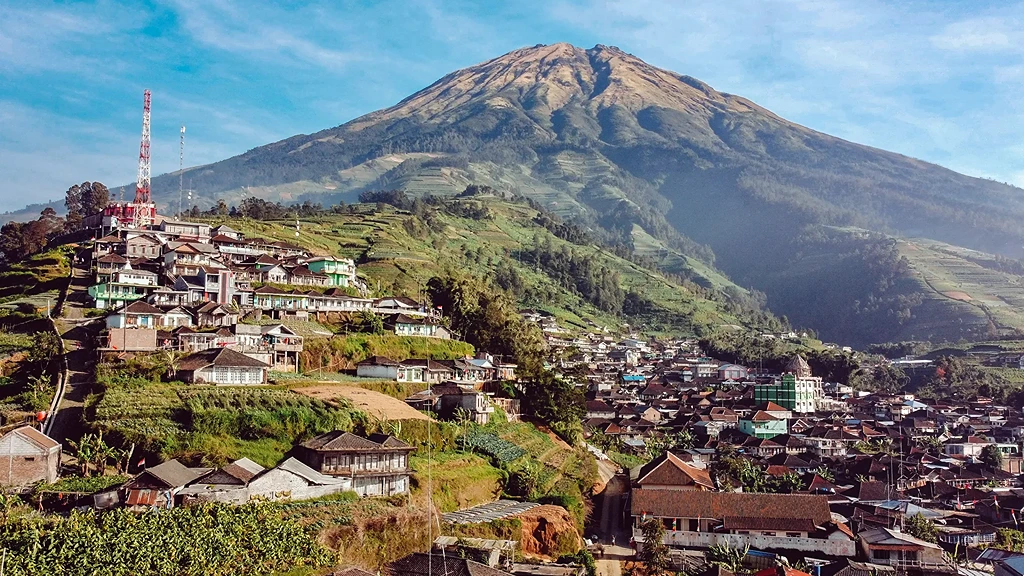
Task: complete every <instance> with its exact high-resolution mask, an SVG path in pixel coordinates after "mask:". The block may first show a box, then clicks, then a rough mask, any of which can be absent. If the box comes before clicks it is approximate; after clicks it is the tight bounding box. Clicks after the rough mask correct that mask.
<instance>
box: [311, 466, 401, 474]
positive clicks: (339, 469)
mask: <svg viewBox="0 0 1024 576" xmlns="http://www.w3.org/2000/svg"><path fill="white" fill-rule="evenodd" d="M411 471H412V470H411V469H410V468H409V467H407V466H398V467H389V466H385V467H380V468H352V467H350V466H323V467H322V468H321V469H320V472H321V473H323V474H329V475H331V476H381V475H385V474H409V473H410V472H411Z"/></svg>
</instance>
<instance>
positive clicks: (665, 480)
mask: <svg viewBox="0 0 1024 576" xmlns="http://www.w3.org/2000/svg"><path fill="white" fill-rule="evenodd" d="M637 484H639V485H640V486H644V485H647V486H654V485H659V486H690V485H696V486H702V487H704V488H710V489H714V487H715V485H714V483H712V482H711V476H710V475H709V474H708V471H707V470H703V469H700V468H695V467H693V466H690V465H689V464H687V463H685V462H683V461H682V460H680V459H679V458H678V457H677V456H676V455H675V454H672V453H671V452H666V453H665V454H664V455H663V456H661V457H659V458H656V459H654V460H652V461H651V462H649V463H648V464H646V465H645V466H644V467H643V468H641V469H640V474H639V476H638V478H637Z"/></svg>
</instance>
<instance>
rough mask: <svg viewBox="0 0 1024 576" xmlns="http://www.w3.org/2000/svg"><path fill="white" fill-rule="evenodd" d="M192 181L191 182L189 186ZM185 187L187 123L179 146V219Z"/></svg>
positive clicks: (183, 127)
mask: <svg viewBox="0 0 1024 576" xmlns="http://www.w3.org/2000/svg"><path fill="white" fill-rule="evenodd" d="M191 186H192V183H191V182H189V187H191ZM184 187H185V125H184V124H182V125H181V144H180V145H179V148H178V219H179V220H180V219H181V214H182V212H181V196H182V191H183V189H184Z"/></svg>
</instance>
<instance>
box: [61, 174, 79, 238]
mask: <svg viewBox="0 0 1024 576" xmlns="http://www.w3.org/2000/svg"><path fill="white" fill-rule="evenodd" d="M64 206H65V207H66V208H67V209H68V216H67V223H68V229H75V228H77V227H78V224H79V223H80V222H81V221H82V217H83V213H82V187H81V186H79V185H78V184H75V185H74V186H72V187H71V188H68V191H67V192H65V193H64Z"/></svg>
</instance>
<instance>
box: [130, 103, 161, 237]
mask: <svg viewBox="0 0 1024 576" xmlns="http://www.w3.org/2000/svg"><path fill="white" fill-rule="evenodd" d="M149 104H150V94H149V90H146V91H145V92H144V93H143V104H142V141H141V142H140V144H139V177H138V178H137V180H136V183H135V202H133V204H134V205H135V206H134V208H135V210H134V216H135V218H134V222H133V224H134V226H135V228H144V227H146V226H149V225H150V224H152V222H153V217H154V216H155V214H156V205H154V204H153V201H152V200H151V198H150V190H149Z"/></svg>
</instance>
